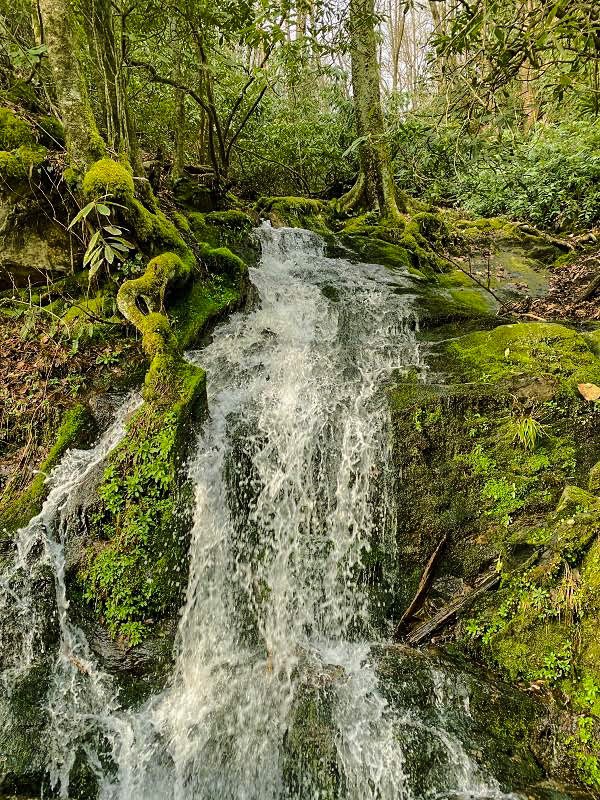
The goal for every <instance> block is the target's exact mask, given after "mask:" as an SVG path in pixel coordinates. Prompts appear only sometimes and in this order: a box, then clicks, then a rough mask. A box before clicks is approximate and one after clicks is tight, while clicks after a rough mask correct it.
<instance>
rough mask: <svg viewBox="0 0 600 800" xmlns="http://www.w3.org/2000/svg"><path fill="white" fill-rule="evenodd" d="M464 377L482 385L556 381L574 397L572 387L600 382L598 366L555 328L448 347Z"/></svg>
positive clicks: (571, 335) (580, 344)
mask: <svg viewBox="0 0 600 800" xmlns="http://www.w3.org/2000/svg"><path fill="white" fill-rule="evenodd" d="M448 350H449V353H450V354H451V355H453V356H456V357H457V358H458V359H459V361H460V367H461V369H462V370H464V372H465V374H466V375H467V377H468V378H469V379H471V380H474V381H476V382H481V383H495V382H498V381H504V382H505V381H509V380H511V379H514V378H518V377H522V376H529V377H532V376H540V375H548V376H556V378H557V379H558V380H559V382H560V386H561V387H562V388H564V389H565V390H566V391H569V392H571V393H574V392H575V390H576V385H577V383H584V382H585V383H596V382H598V381H600V361H599V360H598V358H597V357H596V356H595V355H594V353H593V352H592V350H591V349H590V347H589V345H588V343H587V342H586V340H585V339H584V338H583V336H581V335H580V334H579V333H577V332H576V331H574V330H572V329H570V328H566V327H565V326H563V325H557V324H554V323H536V322H531V323H519V324H516V325H501V326H500V327H497V328H494V330H492V331H484V332H477V333H471V334H468V335H467V336H464V337H462V338H460V339H458V340H456V341H455V342H453V343H451V344H450V345H449V348H448Z"/></svg>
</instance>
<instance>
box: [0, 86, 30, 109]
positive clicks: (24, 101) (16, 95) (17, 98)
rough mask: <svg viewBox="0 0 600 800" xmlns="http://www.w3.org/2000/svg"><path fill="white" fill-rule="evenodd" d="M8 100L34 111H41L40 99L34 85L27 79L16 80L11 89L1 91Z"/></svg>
mask: <svg viewBox="0 0 600 800" xmlns="http://www.w3.org/2000/svg"><path fill="white" fill-rule="evenodd" d="M0 96H2V97H3V98H5V99H6V101H7V102H9V103H13V104H14V105H16V106H21V107H22V108H26V109H27V110H28V111H32V112H34V113H36V112H39V111H40V101H39V100H38V97H37V95H36V93H35V90H34V88H33V86H32V85H31V84H30V83H26V82H25V81H15V83H13V85H12V86H11V87H10V89H7V90H5V91H4V92H2V93H1V95H0Z"/></svg>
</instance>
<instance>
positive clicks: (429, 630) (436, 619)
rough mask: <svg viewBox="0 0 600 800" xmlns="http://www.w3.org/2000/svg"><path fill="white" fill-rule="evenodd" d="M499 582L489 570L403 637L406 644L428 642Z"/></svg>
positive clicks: (494, 571)
mask: <svg viewBox="0 0 600 800" xmlns="http://www.w3.org/2000/svg"><path fill="white" fill-rule="evenodd" d="M499 582H500V573H499V572H497V571H496V570H495V569H494V570H491V571H490V572H488V573H487V574H486V575H485V576H484V577H483V578H482V580H481V581H480V583H479V584H478V585H477V586H475V588H473V589H472V590H471V591H470V592H469V593H468V594H466V595H463V596H462V597H456V598H454V600H452V602H451V603H448V605H447V606H444V608H442V609H440V610H439V611H438V612H437V614H434V615H433V617H431V618H430V619H428V620H427V621H426V622H423V623H421V624H420V625H417V626H416V627H415V628H413V629H412V631H411V632H410V633H409V634H408V635H407V636H406V637H405V641H406V643H407V644H410V645H412V646H417V645H420V644H423V643H424V642H426V641H428V640H429V639H431V637H432V636H433V634H434V633H436V632H437V631H438V630H440V628H443V627H444V626H445V625H447V624H448V623H449V622H450V621H451V620H452V619H454V617H456V616H457V614H459V613H460V612H461V611H464V610H465V609H467V608H469V606H470V605H471V604H472V603H473V602H474V601H475V600H476V599H477V598H478V597H479V596H480V595H482V594H483V593H484V592H487V591H488V589H493V588H494V587H495V586H496V585H497V584H498V583H499Z"/></svg>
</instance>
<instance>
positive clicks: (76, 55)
mask: <svg viewBox="0 0 600 800" xmlns="http://www.w3.org/2000/svg"><path fill="white" fill-rule="evenodd" d="M39 12H40V17H41V21H42V26H43V33H44V41H45V43H46V45H47V47H48V63H49V65H50V70H51V72H52V76H53V79H54V87H55V91H56V106H57V110H58V112H59V114H60V117H61V119H62V122H63V124H64V126H65V137H66V143H67V151H68V154H69V158H70V161H71V164H72V166H74V167H76V168H78V169H80V170H84V169H85V168H86V167H87V166H89V165H90V164H91V163H92V162H94V161H96V160H97V159H99V158H102V156H104V155H105V150H106V147H105V144H104V141H103V140H102V137H101V136H100V134H99V132H98V128H97V126H96V122H95V120H94V115H93V113H92V109H91V106H90V101H89V97H88V92H87V86H86V82H85V78H84V74H83V70H82V67H81V57H80V56H81V49H80V48H81V39H80V36H79V35H78V30H77V21H76V19H75V16H74V13H73V8H72V5H71V4H70V3H69V2H68V0H39Z"/></svg>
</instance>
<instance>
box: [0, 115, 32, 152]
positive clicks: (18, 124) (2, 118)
mask: <svg viewBox="0 0 600 800" xmlns="http://www.w3.org/2000/svg"><path fill="white" fill-rule="evenodd" d="M33 144H35V134H34V132H33V128H32V127H31V125H30V124H29V123H28V122H27V121H26V120H24V119H22V118H21V117H19V116H17V115H16V114H15V113H14V111H11V110H10V109H9V108H0V150H16V149H17V147H21V146H31V145H33Z"/></svg>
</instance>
